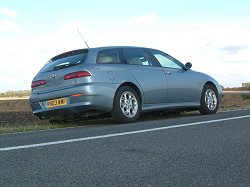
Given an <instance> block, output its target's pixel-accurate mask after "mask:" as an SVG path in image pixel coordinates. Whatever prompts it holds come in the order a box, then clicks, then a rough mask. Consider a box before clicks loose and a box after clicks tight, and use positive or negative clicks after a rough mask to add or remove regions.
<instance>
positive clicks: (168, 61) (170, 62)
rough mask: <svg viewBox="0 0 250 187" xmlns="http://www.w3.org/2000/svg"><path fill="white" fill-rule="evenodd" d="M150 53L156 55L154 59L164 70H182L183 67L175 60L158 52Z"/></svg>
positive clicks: (152, 51)
mask: <svg viewBox="0 0 250 187" xmlns="http://www.w3.org/2000/svg"><path fill="white" fill-rule="evenodd" d="M150 52H151V53H152V54H153V55H154V57H155V58H156V59H157V60H158V61H159V63H160V64H161V66H162V67H164V68H175V69H182V65H181V63H180V62H178V61H177V60H176V59H175V58H173V57H171V56H169V55H167V54H165V53H163V52H161V51H158V50H153V49H151V50H150Z"/></svg>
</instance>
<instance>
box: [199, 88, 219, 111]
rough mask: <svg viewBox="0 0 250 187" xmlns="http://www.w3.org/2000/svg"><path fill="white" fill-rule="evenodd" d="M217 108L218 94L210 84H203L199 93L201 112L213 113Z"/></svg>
mask: <svg viewBox="0 0 250 187" xmlns="http://www.w3.org/2000/svg"><path fill="white" fill-rule="evenodd" d="M217 110H218V94H217V91H216V89H215V88H214V87H213V86H212V85H205V86H204V88H203V90H202V94H201V106H200V108H199V111H200V113H201V114H214V113H216V112H217Z"/></svg>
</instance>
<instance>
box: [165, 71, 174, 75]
mask: <svg viewBox="0 0 250 187" xmlns="http://www.w3.org/2000/svg"><path fill="white" fill-rule="evenodd" d="M165 73H166V74H167V75H172V74H173V72H171V71H165Z"/></svg>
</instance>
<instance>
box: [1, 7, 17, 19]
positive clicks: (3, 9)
mask: <svg viewBox="0 0 250 187" xmlns="http://www.w3.org/2000/svg"><path fill="white" fill-rule="evenodd" d="M0 15H3V16H6V17H16V16H17V13H16V12H15V11H13V10H10V9H9V8H6V7H0Z"/></svg>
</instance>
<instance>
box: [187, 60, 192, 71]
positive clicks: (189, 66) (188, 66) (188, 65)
mask: <svg viewBox="0 0 250 187" xmlns="http://www.w3.org/2000/svg"><path fill="white" fill-rule="evenodd" d="M191 67H192V63H191V62H187V63H186V64H185V69H186V70H188V69H191Z"/></svg>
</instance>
